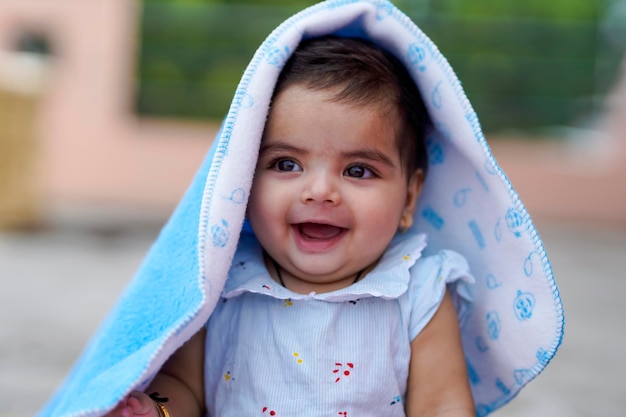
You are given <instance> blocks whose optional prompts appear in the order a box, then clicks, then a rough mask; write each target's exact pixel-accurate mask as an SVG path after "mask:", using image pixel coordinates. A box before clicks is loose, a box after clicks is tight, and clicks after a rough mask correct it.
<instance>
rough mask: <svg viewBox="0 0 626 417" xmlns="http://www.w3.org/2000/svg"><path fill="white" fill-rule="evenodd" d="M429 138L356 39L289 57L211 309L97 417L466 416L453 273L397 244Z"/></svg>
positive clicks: (462, 274) (306, 44)
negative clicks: (142, 386)
mask: <svg viewBox="0 0 626 417" xmlns="http://www.w3.org/2000/svg"><path fill="white" fill-rule="evenodd" d="M429 123H430V122H429V117H428V115H427V113H426V110H425V107H424V104H423V102H422V98H421V96H420V93H419V91H418V89H417V87H416V85H415V83H414V82H413V80H412V79H411V77H410V75H409V74H408V72H407V70H406V69H405V68H404V66H403V65H402V64H401V63H400V62H399V61H398V60H397V58H395V57H394V56H393V55H391V54H389V53H387V52H386V51H384V50H383V49H381V48H379V47H377V46H375V45H373V44H371V43H369V42H368V41H365V40H361V39H357V38H349V37H336V36H324V37H320V38H312V39H308V40H305V41H303V42H301V43H300V45H299V47H298V49H297V50H296V51H294V53H293V54H292V56H291V57H290V59H289V60H288V61H287V63H286V65H285V66H284V68H283V70H282V71H281V74H280V77H279V79H278V82H277V84H276V88H275V90H274V94H273V98H272V104H271V108H270V112H269V116H268V119H267V123H266V126H265V130H264V134H263V139H262V143H261V147H260V151H259V158H258V162H257V165H256V171H255V176H254V181H253V185H252V190H251V193H250V199H249V202H248V209H247V219H248V222H249V226H250V228H249V230H248V231H247V232H244V233H243V234H242V236H241V238H240V242H239V247H238V250H237V253H236V254H235V258H234V260H233V264H232V268H231V271H230V273H229V278H228V280H227V282H226V286H225V288H224V291H223V293H222V302H220V303H219V305H218V306H217V308H216V309H215V311H214V312H213V314H212V316H211V318H210V319H209V321H208V322H207V323H206V325H205V327H204V328H203V329H202V330H201V331H199V332H198V333H197V334H196V335H195V336H193V337H192V338H191V339H190V340H189V341H188V342H187V343H186V344H184V345H183V346H182V347H180V348H179V349H178V350H177V351H176V352H175V353H174V354H173V355H172V356H171V357H170V358H169V360H168V361H167V362H166V363H165V365H164V366H163V367H162V368H161V370H160V372H159V373H158V374H157V375H156V377H155V378H154V379H153V380H152V382H151V384H150V387H149V388H148V389H147V390H146V393H144V392H139V391H134V392H133V393H131V395H130V396H129V397H127V398H126V399H124V400H123V401H122V403H121V404H119V405H118V406H117V407H116V408H115V409H114V410H113V411H112V412H111V413H110V415H111V416H125V417H129V416H152V417H157V416H159V415H161V416H164V417H168V416H172V417H193V416H198V417H199V416H203V415H209V416H216V417H224V416H237V417H241V416H255V415H258V416H266V415H267V416H272V415H276V416H365V415H370V416H404V415H408V416H435V415H436V416H439V417H443V416H447V417H453V416H454V417H469V416H474V415H475V410H474V404H473V400H472V395H471V392H470V388H469V382H468V375H467V370H466V364H465V358H464V354H463V349H462V346H461V338H460V333H459V324H458V319H457V313H456V310H455V304H454V302H455V301H456V302H462V301H461V299H460V298H459V297H456V296H455V292H454V289H455V288H456V286H458V285H466V283H469V282H471V281H472V278H471V276H470V274H469V271H468V266H467V262H466V261H465V259H464V258H463V257H462V256H461V255H459V254H458V253H456V252H452V251H441V252H439V253H437V254H436V255H433V256H428V257H422V256H421V252H422V250H423V249H424V248H425V246H426V238H425V236H424V235H422V234H418V233H416V232H414V231H413V230H412V229H411V226H412V225H413V221H414V212H415V209H416V204H417V200H418V198H419V195H420V191H421V187H422V184H423V182H424V178H425V176H426V174H427V168H428V167H427V155H426V150H425V137H424V136H425V132H426V131H427V129H428V128H429ZM149 394H150V395H149Z"/></svg>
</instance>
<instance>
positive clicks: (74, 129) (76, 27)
mask: <svg viewBox="0 0 626 417" xmlns="http://www.w3.org/2000/svg"><path fill="white" fill-rule="evenodd" d="M140 7H141V6H140V3H139V1H138V0H137V1H134V0H54V1H41V0H20V1H13V0H0V57H1V59H0V114H1V115H2V116H1V117H0V227H18V226H29V225H37V224H42V223H43V224H46V223H54V222H86V223H102V224H106V223H111V222H115V221H147V222H153V221H158V222H161V221H163V220H164V219H166V218H167V216H168V214H169V213H170V212H171V210H172V209H173V208H174V206H175V204H176V202H177V201H178V199H179V198H180V196H181V195H182V193H183V192H184V190H185V188H186V186H187V184H188V183H189V182H190V181H191V178H192V176H193V174H194V172H195V170H196V169H197V167H198V166H199V165H200V163H201V161H202V158H203V156H204V155H205V153H206V150H207V149H208V148H209V146H210V145H211V142H212V139H213V137H214V135H215V133H216V130H217V126H216V125H215V124H211V123H206V124H202V123H190V122H183V121H181V120H173V119H166V118H158V119H156V118H145V117H138V116H137V115H136V114H135V113H134V103H135V91H136V88H137V87H136V82H135V79H134V77H135V75H134V74H135V72H136V71H135V65H136V61H137V51H138V45H139V41H138V39H137V34H138V32H139V31H138V24H139V22H140V19H139V16H140V10H141V9H140ZM259 42H260V39H259ZM16 68H18V69H17V70H16ZM29 74H30V75H29ZM624 84H625V85H624V87H622V88H621V90H618V92H617V93H616V94H615V96H614V97H615V99H614V100H612V101H611V103H612V104H611V106H610V108H611V111H610V112H609V115H610V117H608V118H606V119H603V120H604V121H603V122H602V124H600V125H599V126H611V127H610V128H606V129H604V128H602V129H601V130H595V129H594V130H581V129H578V130H572V131H571V132H568V133H567V135H566V136H567V139H568V140H566V141H551V140H549V141H538V140H533V141H528V140H525V138H522V137H506V138H504V137H497V138H495V137H494V138H489V139H490V143H491V144H492V147H493V150H494V153H495V155H496V157H497V159H498V161H499V162H500V164H501V166H502V167H503V169H504V170H505V172H506V173H507V174H508V175H509V177H510V178H511V180H512V182H513V184H514V186H515V188H516V189H517V191H518V192H519V193H520V195H521V197H522V199H523V201H524V202H525V203H526V205H527V208H528V209H529V211H530V213H531V215H533V216H534V217H536V218H540V219H541V218H543V219H556V220H564V221H570V220H575V221H588V222H603V223H610V224H614V223H615V222H617V223H618V224H621V225H624V224H626V192H624V191H623V180H624V179H626V125H625V124H624V120H625V119H626V117H624V115H626V98H625V97H626V83H624ZM483 117H484V116H483ZM561 133H562V132H561ZM491 139H493V140H491Z"/></svg>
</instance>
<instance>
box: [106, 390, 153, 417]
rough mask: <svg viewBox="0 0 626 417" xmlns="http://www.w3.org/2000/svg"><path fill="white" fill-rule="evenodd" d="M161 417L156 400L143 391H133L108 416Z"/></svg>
mask: <svg viewBox="0 0 626 417" xmlns="http://www.w3.org/2000/svg"><path fill="white" fill-rule="evenodd" d="M140 416H141V417H160V414H159V411H158V410H157V407H156V404H154V401H152V399H151V398H150V397H149V396H148V394H146V393H145V392H141V391H133V392H131V393H130V394H129V395H128V397H126V398H124V399H123V400H122V401H120V403H119V404H118V405H117V406H116V407H115V408H114V409H113V410H111V412H110V413H109V414H107V415H106V417H140Z"/></svg>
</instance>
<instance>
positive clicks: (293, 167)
mask: <svg viewBox="0 0 626 417" xmlns="http://www.w3.org/2000/svg"><path fill="white" fill-rule="evenodd" d="M272 168H274V169H275V170H277V171H285V172H296V171H302V168H301V167H300V165H298V163H297V162H296V161H294V160H293V159H279V160H278V161H276V162H274V163H273V164H272Z"/></svg>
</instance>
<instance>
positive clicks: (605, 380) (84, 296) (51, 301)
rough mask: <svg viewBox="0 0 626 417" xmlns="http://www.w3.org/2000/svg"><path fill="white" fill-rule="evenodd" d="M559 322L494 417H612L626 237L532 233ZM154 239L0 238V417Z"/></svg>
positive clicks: (36, 398) (94, 318) (92, 323)
mask: <svg viewBox="0 0 626 417" xmlns="http://www.w3.org/2000/svg"><path fill="white" fill-rule="evenodd" d="M539 230H540V231H541V234H542V236H543V238H544V241H545V245H546V248H547V250H548V254H549V255H550V256H551V259H552V263H553V267H554V272H555V275H556V277H557V282H558V284H559V286H560V290H561V294H562V297H563V300H564V305H565V313H566V320H567V325H566V336H565V340H564V343H563V345H562V347H561V349H560V351H559V353H558V355H557V357H556V358H555V359H554V361H553V362H552V363H551V364H550V366H549V367H548V369H547V370H546V371H545V372H544V373H543V374H542V375H541V376H540V377H539V378H538V379H537V380H536V381H535V382H533V383H531V384H530V386H529V387H527V388H526V389H524V390H523V391H522V393H521V394H520V395H519V396H518V398H517V399H515V400H514V401H513V402H512V403H511V404H509V405H508V406H506V407H505V408H504V409H502V410H500V411H498V412H496V413H495V414H494V417H521V416H526V417H528V416H531V417H535V416H539V417H543V416H550V417H565V416H567V417H598V416H602V417H622V416H624V413H625V411H624V410H626V395H624V394H625V391H624V385H623V377H624V376H626V361H624V359H623V358H624V353H625V352H626V332H625V328H624V327H625V326H624V322H623V320H624V318H625V317H626V303H624V302H623V298H624V294H626V279H624V278H623V276H624V271H626V230H623V229H622V230H618V231H606V230H605V231H599V230H585V229H581V228H574V227H559V226H554V225H546V224H543V225H542V224H540V225H539ZM156 233H157V231H156V230H152V229H142V230H138V231H137V230H135V231H133V232H132V233H129V232H126V233H124V232H118V233H114V232H111V231H107V232H100V233H93V232H92V233H87V232H85V231H84V230H65V231H48V232H38V233H29V234H6V233H5V234H0V283H1V284H2V290H1V291H0V417H18V416H20V417H21V416H32V415H33V414H34V413H35V412H36V411H37V410H38V409H39V408H40V407H41V406H42V404H43V403H44V401H46V399H47V398H48V397H49V396H50V395H51V393H52V391H53V390H54V388H55V387H56V386H57V384H58V383H59V382H60V380H61V379H62V378H63V376H64V375H65V373H66V372H67V371H68V369H69V368H70V366H71V364H72V363H73V361H74V360H75V359H76V356H77V355H78V353H79V352H80V350H81V349H82V347H83V344H84V343H85V342H86V340H87V338H88V337H89V335H90V334H91V332H92V331H93V330H94V328H95V327H96V326H97V324H98V323H99V322H100V320H101V319H102V317H103V316H104V314H105V313H106V311H107V310H108V309H109V307H110V306H111V304H112V303H113V302H114V300H115V299H116V298H117V296H118V295H119V293H120V291H121V290H122V288H123V287H124V285H125V284H126V282H127V280H128V279H129V277H130V276H131V275H132V274H133V272H134V270H135V269H136V268H137V266H138V265H139V262H140V261H141V259H142V257H143V255H144V254H145V252H146V250H147V248H148V246H149V244H150V243H151V241H152V240H153V239H154V237H155V235H156Z"/></svg>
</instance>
